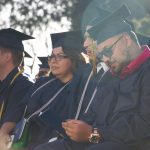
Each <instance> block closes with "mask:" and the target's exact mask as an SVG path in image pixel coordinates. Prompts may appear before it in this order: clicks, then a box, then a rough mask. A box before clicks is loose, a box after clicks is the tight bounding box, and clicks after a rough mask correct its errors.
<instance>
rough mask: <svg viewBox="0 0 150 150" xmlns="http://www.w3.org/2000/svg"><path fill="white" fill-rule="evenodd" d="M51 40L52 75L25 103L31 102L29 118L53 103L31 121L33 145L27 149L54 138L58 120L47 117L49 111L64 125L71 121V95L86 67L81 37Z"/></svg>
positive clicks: (55, 36) (42, 80)
mask: <svg viewBox="0 0 150 150" xmlns="http://www.w3.org/2000/svg"><path fill="white" fill-rule="evenodd" d="M51 39H52V45H53V50H52V54H51V56H49V57H48V64H49V66H50V70H51V73H50V75H49V77H41V78H39V79H38V80H37V81H36V83H35V85H34V86H33V87H32V89H31V90H30V91H29V93H28V94H27V95H26V96H25V97H24V99H23V101H24V102H26V101H28V104H27V110H26V115H25V117H26V118H29V117H30V116H31V115H32V114H33V113H34V112H35V111H37V110H38V109H39V108H41V107H42V106H43V105H45V104H46V103H47V102H50V103H49V104H48V105H47V106H46V108H45V109H44V110H42V112H43V113H42V115H41V113H38V115H35V116H33V117H31V118H30V120H29V124H30V134H31V142H30V143H29V145H28V147H27V149H33V147H35V146H36V145H39V144H40V143H43V142H46V141H48V140H49V139H50V138H51V136H52V131H53V130H54V129H53V127H55V126H57V123H55V122H56V120H57V118H52V120H51V113H46V112H47V110H48V111H50V112H52V113H53V114H54V115H55V114H56V115H58V116H59V117H60V118H61V119H62V120H63V121H64V120H66V119H68V111H69V106H70V103H72V101H73V99H74V97H73V94H72V93H74V90H75V89H74V88H75V87H77V83H78V82H79V81H77V80H76V79H75V76H76V71H77V70H78V68H79V67H80V66H82V65H84V64H85V60H84V58H83V57H82V55H81V52H82V51H83V46H82V43H81V40H80V34H77V32H75V31H70V32H63V33H55V34H51ZM74 80H75V81H77V82H75V81H74ZM76 95H77V93H76ZM39 114H40V116H39ZM47 118H48V119H47ZM55 119H56V120H55ZM60 125H61V123H59V126H60ZM58 128H59V127H58ZM61 128H62V127H61Z"/></svg>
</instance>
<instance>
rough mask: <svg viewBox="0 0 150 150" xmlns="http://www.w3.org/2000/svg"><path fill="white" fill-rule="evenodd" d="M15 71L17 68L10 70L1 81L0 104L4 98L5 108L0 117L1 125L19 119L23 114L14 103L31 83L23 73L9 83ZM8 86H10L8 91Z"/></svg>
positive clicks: (22, 95)
mask: <svg viewBox="0 0 150 150" xmlns="http://www.w3.org/2000/svg"><path fill="white" fill-rule="evenodd" d="M17 73H18V69H17V68H15V69H14V70H12V71H11V72H10V74H9V75H8V76H7V77H6V78H5V80H3V81H2V83H1V86H0V105H2V102H3V100H4V107H5V108H6V110H5V113H4V114H3V116H2V119H1V125H2V124H3V123H4V122H17V121H19V119H20V117H21V115H22V114H23V111H19V110H20V108H19V107H16V105H18V104H19V103H20V101H21V100H22V99H23V97H24V96H25V94H26V93H27V91H28V90H29V89H30V87H31V86H32V83H31V82H30V81H29V80H28V79H27V78H26V77H24V76H23V75H19V76H18V77H17V78H16V80H15V81H14V83H13V84H12V85H10V82H11V81H12V79H13V78H14V76H15V75H16V74H17ZM10 86H12V87H11V90H10V91H9V89H10ZM8 91H9V95H8ZM6 101H7V102H6ZM5 103H6V104H7V106H6V105H5ZM18 111H19V113H18Z"/></svg>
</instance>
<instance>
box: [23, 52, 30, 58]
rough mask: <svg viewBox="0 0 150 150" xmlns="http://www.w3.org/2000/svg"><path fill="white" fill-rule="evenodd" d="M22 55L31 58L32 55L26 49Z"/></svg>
mask: <svg viewBox="0 0 150 150" xmlns="http://www.w3.org/2000/svg"><path fill="white" fill-rule="evenodd" d="M24 57H28V58H32V56H31V55H30V54H29V53H28V52H26V51H24Z"/></svg>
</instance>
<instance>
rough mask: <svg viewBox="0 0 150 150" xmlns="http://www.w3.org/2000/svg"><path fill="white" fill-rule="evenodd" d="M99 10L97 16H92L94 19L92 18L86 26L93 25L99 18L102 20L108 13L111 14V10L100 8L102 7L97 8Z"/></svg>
mask: <svg viewBox="0 0 150 150" xmlns="http://www.w3.org/2000/svg"><path fill="white" fill-rule="evenodd" d="M97 9H98V11H99V14H98V16H97V17H94V19H92V20H91V21H90V22H89V23H88V25H87V26H91V27H93V26H94V25H96V24H97V23H99V22H100V21H101V20H103V19H104V18H105V17H107V16H108V15H110V14H111V12H109V11H107V10H105V9H102V8H97Z"/></svg>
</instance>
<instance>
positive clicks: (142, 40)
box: [126, 20, 150, 45]
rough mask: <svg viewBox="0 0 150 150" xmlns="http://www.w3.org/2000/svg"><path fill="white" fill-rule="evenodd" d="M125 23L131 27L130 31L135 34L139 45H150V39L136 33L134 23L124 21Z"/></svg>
mask: <svg viewBox="0 0 150 150" xmlns="http://www.w3.org/2000/svg"><path fill="white" fill-rule="evenodd" d="M126 22H127V23H128V24H129V25H130V26H131V28H132V31H134V32H135V34H136V36H137V39H138V41H139V44H140V45H149V44H150V37H148V36H146V35H144V34H141V33H137V32H136V30H135V26H134V23H133V22H132V21H130V20H126Z"/></svg>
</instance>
